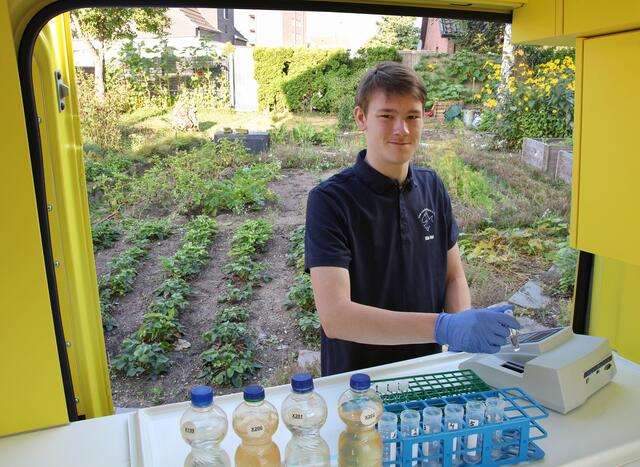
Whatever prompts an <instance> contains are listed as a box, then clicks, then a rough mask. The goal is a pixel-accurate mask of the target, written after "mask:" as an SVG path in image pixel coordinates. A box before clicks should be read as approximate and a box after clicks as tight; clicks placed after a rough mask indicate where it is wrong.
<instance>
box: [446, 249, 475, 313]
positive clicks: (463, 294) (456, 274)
mask: <svg viewBox="0 0 640 467" xmlns="http://www.w3.org/2000/svg"><path fill="white" fill-rule="evenodd" d="M445 283H446V285H445V287H446V292H445V298H444V311H446V312H447V313H457V312H458V311H464V310H468V309H470V308H471V292H469V285H468V284H467V277H466V276H465V274H464V268H463V267H462V260H461V259H460V248H459V247H458V244H457V243H456V244H455V245H453V247H451V249H450V250H449V251H448V252H447V275H446V279H445Z"/></svg>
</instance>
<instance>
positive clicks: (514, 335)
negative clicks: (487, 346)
mask: <svg viewBox="0 0 640 467" xmlns="http://www.w3.org/2000/svg"><path fill="white" fill-rule="evenodd" d="M505 314H507V315H510V316H513V310H507V311H505ZM509 340H510V341H511V347H513V351H514V352H519V351H520V334H519V333H518V330H517V329H513V328H509Z"/></svg>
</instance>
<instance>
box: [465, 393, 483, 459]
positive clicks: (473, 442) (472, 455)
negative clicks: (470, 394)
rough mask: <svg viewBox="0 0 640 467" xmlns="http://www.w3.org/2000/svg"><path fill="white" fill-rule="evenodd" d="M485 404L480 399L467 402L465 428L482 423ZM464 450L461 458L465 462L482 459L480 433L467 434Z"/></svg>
mask: <svg viewBox="0 0 640 467" xmlns="http://www.w3.org/2000/svg"><path fill="white" fill-rule="evenodd" d="M484 411H485V406H484V402H482V401H469V402H467V413H466V415H465V422H466V423H467V428H475V427H478V426H480V425H482V424H483V423H484ZM465 447H466V448H467V449H469V450H468V451H465V453H464V455H463V456H462V458H463V459H464V461H465V462H466V463H467V464H478V463H480V461H481V460H482V434H473V435H468V436H467V437H466V439H465Z"/></svg>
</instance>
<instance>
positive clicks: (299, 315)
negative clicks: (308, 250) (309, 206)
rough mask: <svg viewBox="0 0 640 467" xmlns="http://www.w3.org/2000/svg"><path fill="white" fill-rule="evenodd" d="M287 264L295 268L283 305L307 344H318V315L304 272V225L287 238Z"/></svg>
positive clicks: (307, 277)
mask: <svg viewBox="0 0 640 467" xmlns="http://www.w3.org/2000/svg"><path fill="white" fill-rule="evenodd" d="M287 264H288V265H289V266H291V267H293V268H295V270H296V275H295V277H294V283H293V285H292V286H291V287H290V288H289V290H288V291H287V299H286V301H285V303H284V307H285V308H286V309H288V310H290V311H291V317H292V318H293V319H294V320H296V323H297V324H298V326H299V327H300V330H301V331H302V335H303V338H304V340H305V342H307V344H310V345H313V346H318V345H319V344H320V317H319V316H318V312H317V311H316V303H315V300H314V298H313V290H312V288H311V278H310V277H309V274H307V273H305V272H304V225H300V226H298V227H297V228H296V229H295V230H294V231H293V233H292V234H291V237H290V238H289V254H288V255H287Z"/></svg>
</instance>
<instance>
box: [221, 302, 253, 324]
mask: <svg viewBox="0 0 640 467" xmlns="http://www.w3.org/2000/svg"><path fill="white" fill-rule="evenodd" d="M247 321H249V313H248V312H247V308H246V307H243V306H229V307H227V308H223V309H222V310H220V311H219V312H218V314H217V315H216V323H218V324H222V323H225V322H231V323H246V322H247Z"/></svg>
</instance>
